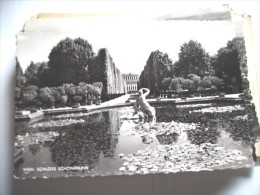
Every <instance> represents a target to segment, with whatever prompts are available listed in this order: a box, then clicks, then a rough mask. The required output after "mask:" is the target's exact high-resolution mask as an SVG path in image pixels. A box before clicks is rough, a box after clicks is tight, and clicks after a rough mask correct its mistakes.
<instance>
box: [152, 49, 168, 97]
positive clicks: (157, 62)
mask: <svg viewBox="0 0 260 195" xmlns="http://www.w3.org/2000/svg"><path fill="white" fill-rule="evenodd" d="M153 53H154V55H153V57H154V73H155V75H154V76H155V91H157V92H158V91H159V90H162V89H164V86H163V85H162V81H163V79H164V78H166V77H169V76H170V70H171V66H172V60H171V59H170V58H169V56H168V54H167V53H162V52H160V51H158V50H157V51H155V52H153Z"/></svg>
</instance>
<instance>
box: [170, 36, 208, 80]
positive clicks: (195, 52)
mask: <svg viewBox="0 0 260 195" xmlns="http://www.w3.org/2000/svg"><path fill="white" fill-rule="evenodd" d="M209 72H210V56H209V54H208V53H207V52H206V51H205V49H204V48H203V47H202V46H201V44H200V43H199V42H197V41H194V40H190V41H189V42H188V43H184V44H183V45H182V46H181V49H180V53H179V61H177V62H176V63H175V64H174V73H175V75H176V76H179V77H184V78H187V76H188V75H189V74H195V75H198V76H204V75H207V74H209Z"/></svg>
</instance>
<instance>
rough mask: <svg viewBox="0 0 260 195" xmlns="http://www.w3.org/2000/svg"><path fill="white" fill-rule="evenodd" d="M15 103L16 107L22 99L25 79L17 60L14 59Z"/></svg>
mask: <svg viewBox="0 0 260 195" xmlns="http://www.w3.org/2000/svg"><path fill="white" fill-rule="evenodd" d="M15 84H16V85H15V102H16V105H17V106H18V104H19V103H21V101H22V98H23V90H24V87H25V85H26V78H25V76H24V74H23V70H22V68H21V66H20V63H19V61H18V59H16V80H15Z"/></svg>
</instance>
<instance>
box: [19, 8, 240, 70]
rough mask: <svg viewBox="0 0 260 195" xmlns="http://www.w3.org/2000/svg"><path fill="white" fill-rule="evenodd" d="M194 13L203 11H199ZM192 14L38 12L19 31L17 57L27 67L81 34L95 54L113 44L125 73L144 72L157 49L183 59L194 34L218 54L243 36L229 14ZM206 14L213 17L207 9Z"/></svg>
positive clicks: (111, 51) (110, 49)
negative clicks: (52, 14) (72, 14)
mask: <svg viewBox="0 0 260 195" xmlns="http://www.w3.org/2000/svg"><path fill="white" fill-rule="evenodd" d="M210 11H211V13H212V10H210ZM189 13H190V14H191V13H192V14H193V15H196V17H197V16H198V14H196V12H194V13H193V12H191V11H189ZM192 14H191V16H190V15H188V18H189V19H185V15H184V14H182V15H181V14H179V16H181V17H182V19H181V20H180V19H178V17H177V16H176V14H163V15H162V14H159V15H156V16H154V15H153V16H150V15H149V17H147V16H145V17H144V16H143V15H138V14H126V13H123V14H122V13H120V14H98V15H95V14H93V15H84V16H82V15H80V16H78V15H77V16H75V17H46V16H45V15H44V16H42V17H41V18H36V17H34V18H32V19H31V20H29V21H27V22H26V23H25V25H24V29H23V31H21V32H19V33H18V34H17V58H18V60H19V62H20V64H21V67H22V69H23V70H25V69H26V67H27V66H28V65H29V64H30V62H31V61H33V62H41V61H48V55H49V53H50V51H51V49H52V48H53V47H54V46H55V45H56V44H57V43H58V42H59V41H60V40H62V39H65V38H66V37H70V38H77V37H81V38H83V39H86V40H87V41H88V42H89V43H90V44H91V45H92V47H93V50H94V52H95V53H97V52H98V50H99V49H100V48H107V49H108V52H109V54H110V55H111V57H112V58H113V61H114V63H115V65H116V67H117V68H119V70H120V71H121V73H136V74H140V73H141V71H142V70H143V68H144V66H145V64H146V61H147V59H148V57H149V55H150V53H151V52H152V51H155V50H160V51H161V52H164V53H168V55H169V57H170V58H171V59H172V60H173V62H174V61H176V60H178V53H179V52H180V47H181V45H182V44H183V43H185V42H188V41H189V40H191V39H192V40H196V41H198V42H199V43H201V44H202V47H203V48H204V49H205V50H206V51H207V52H209V54H210V55H214V54H216V53H217V50H218V49H220V48H221V47H224V46H225V45H226V43H227V41H228V40H232V39H233V38H234V37H236V35H237V26H234V25H235V24H234V22H232V21H231V20H229V19H223V20H215V18H214V19H212V15H211V19H212V20H210V21H205V20H203V21H202V20H198V19H197V20H191V19H190V18H192ZM221 15H222V16H223V15H224V14H223V12H221V13H220V14H219V16H221ZM225 15H226V13H225ZM186 16H187V14H186ZM202 17H207V12H206V14H205V10H204V11H203V15H202ZM197 18H198V17H197ZM199 19H201V17H200V18H199ZM202 19H203V18H202ZM235 27H236V28H235Z"/></svg>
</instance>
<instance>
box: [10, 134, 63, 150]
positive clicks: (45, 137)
mask: <svg viewBox="0 0 260 195" xmlns="http://www.w3.org/2000/svg"><path fill="white" fill-rule="evenodd" d="M59 135H60V134H59V133H57V132H54V131H49V132H37V133H26V134H25V135H17V136H16V138H15V146H16V147H24V146H28V145H34V144H41V143H44V142H46V141H54V140H55V139H56V137H58V136H59Z"/></svg>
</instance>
